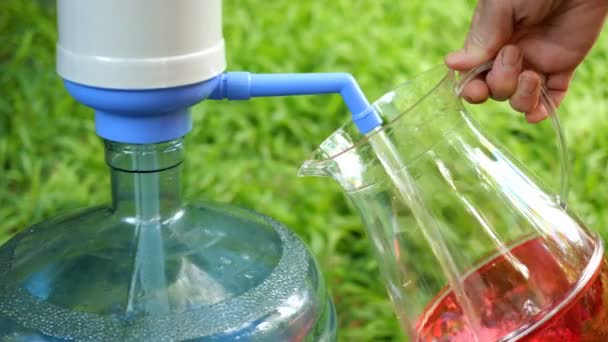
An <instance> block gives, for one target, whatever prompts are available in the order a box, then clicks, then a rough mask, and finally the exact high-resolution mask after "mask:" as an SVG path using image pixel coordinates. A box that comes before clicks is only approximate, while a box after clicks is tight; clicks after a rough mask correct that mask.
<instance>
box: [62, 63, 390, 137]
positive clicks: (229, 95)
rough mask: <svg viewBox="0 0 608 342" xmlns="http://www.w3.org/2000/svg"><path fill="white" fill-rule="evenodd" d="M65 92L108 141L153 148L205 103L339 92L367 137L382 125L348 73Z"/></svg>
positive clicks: (244, 76)
mask: <svg viewBox="0 0 608 342" xmlns="http://www.w3.org/2000/svg"><path fill="white" fill-rule="evenodd" d="M64 84H65V86H66V89H67V90H68V91H69V93H70V94H71V95H72V96H73V97H74V98H75V99H76V100H78V101H79V102H81V103H82V104H84V105H86V106H89V107H91V108H94V109H95V128H96V130H97V134H98V135H99V136H100V137H102V138H104V139H108V140H112V141H117V142H123V143H131V144H152V143H159V142H162V141H168V140H172V139H176V138H179V137H181V136H183V135H185V134H187V133H188V132H189V131H190V129H191V127H192V121H191V118H190V112H189V108H190V107H191V106H192V105H194V104H196V103H198V102H200V101H202V100H205V99H216V100H220V99H229V100H247V99H250V98H252V97H266V96H289V95H314V94H333V93H336V94H340V95H341V96H342V98H343V99H344V102H345V103H346V106H347V107H348V109H349V110H350V112H351V113H352V118H353V121H354V123H355V124H356V125H357V127H358V129H359V131H361V133H363V134H366V133H368V132H370V131H372V130H373V129H374V128H376V127H378V126H380V125H381V124H382V119H381V118H380V116H379V115H378V114H377V112H376V111H375V110H374V109H373V107H372V106H371V105H370V104H369V102H368V101H367V99H366V98H365V95H364V94H363V92H362V91H361V89H360V88H359V85H358V84H357V82H356V81H355V79H354V78H353V77H352V76H351V75H349V74H346V73H309V74H252V73H249V72H226V73H223V74H220V75H218V76H217V77H215V78H213V79H210V80H207V81H204V82H200V83H196V84H191V85H185V86H180V87H172V88H163V89H139V90H138V89H107V88H97V87H92V86H88V85H84V84H78V83H74V82H71V81H69V80H64Z"/></svg>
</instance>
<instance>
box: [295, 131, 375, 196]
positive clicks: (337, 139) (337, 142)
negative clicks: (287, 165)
mask: <svg viewBox="0 0 608 342" xmlns="http://www.w3.org/2000/svg"><path fill="white" fill-rule="evenodd" d="M353 126H354V125H352V124H350V125H346V126H344V127H342V128H340V129H338V130H336V131H335V132H334V133H332V134H331V135H330V136H329V137H328V138H327V139H325V141H323V143H321V145H319V147H318V148H317V149H316V150H315V151H314V153H313V155H312V157H311V158H310V159H309V160H306V161H305V162H304V163H303V164H302V166H301V167H300V170H299V171H298V175H299V176H317V177H319V176H324V177H331V178H332V179H334V180H335V181H337V182H338V183H339V184H340V185H341V186H342V188H343V189H344V190H345V191H353V190H356V189H358V188H360V187H362V186H364V185H365V184H369V182H370V181H371V180H370V171H373V170H375V167H374V166H373V165H375V164H377V163H375V161H374V157H373V153H372V151H370V150H369V147H368V146H367V144H361V140H362V138H363V137H364V136H363V135H362V134H361V133H360V132H359V131H358V130H357V129H356V127H353ZM360 144H361V146H360ZM359 147H361V148H359ZM377 171H378V170H377ZM376 174H377V175H379V174H380V173H379V172H376Z"/></svg>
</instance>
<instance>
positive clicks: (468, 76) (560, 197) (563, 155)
mask: <svg viewBox="0 0 608 342" xmlns="http://www.w3.org/2000/svg"><path fill="white" fill-rule="evenodd" d="M493 64H494V62H493V61H490V62H487V63H485V64H482V65H480V66H478V67H476V68H473V69H471V70H469V71H468V72H467V73H465V74H463V75H462V76H461V77H460V79H459V80H458V82H457V83H456V87H455V89H454V91H455V93H456V95H457V96H459V95H460V93H461V92H462V90H463V89H464V87H465V85H466V84H467V83H468V82H470V81H471V80H473V79H474V78H475V77H477V76H479V75H480V74H482V73H483V72H486V71H488V70H490V69H491V68H492V65H493ZM540 101H541V103H540V104H542V105H543V107H544V108H545V110H546V111H547V114H548V115H549V118H550V119H551V123H552V125H553V129H554V130H555V134H556V141H557V151H558V155H559V159H560V162H561V163H560V165H561V166H560V187H559V192H558V194H557V203H558V204H559V206H560V207H562V208H564V209H565V208H566V205H567V199H568V190H569V182H568V176H569V166H570V165H569V161H568V149H567V145H566V137H565V135H564V131H563V129H562V126H561V124H560V122H559V119H558V117H557V114H556V107H555V104H554V103H553V100H551V97H550V96H549V91H548V90H547V87H546V86H545V85H544V84H543V85H542V86H541V94H540Z"/></svg>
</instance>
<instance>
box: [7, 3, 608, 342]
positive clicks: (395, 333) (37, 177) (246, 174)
mask: <svg viewBox="0 0 608 342" xmlns="http://www.w3.org/2000/svg"><path fill="white" fill-rule="evenodd" d="M473 8H474V2H473V1H471V0H468V1H460V2H458V1H452V2H449V3H446V2H442V1H423V0H407V1H385V0H382V1H351V0H335V1H299V2H298V1H288V0H275V1H259V0H241V1H225V3H224V36H225V39H226V48H227V55H228V65H229V69H231V70H249V71H253V72H296V71H297V72H322V71H345V72H349V73H352V74H353V75H355V77H356V78H357V80H358V81H359V83H360V85H361V88H362V89H363V90H364V91H365V92H366V94H367V96H368V97H369V98H370V99H375V98H377V97H379V96H380V95H381V94H383V93H384V92H386V91H387V90H388V89H390V88H391V87H393V86H394V85H396V84H398V83H401V82H403V81H404V80H406V79H408V78H409V77H411V76H412V75H415V74H417V73H419V72H422V71H423V70H425V69H428V68H430V67H431V66H433V65H436V64H440V63H442V59H443V56H444V55H445V54H446V53H447V52H448V51H450V50H454V49H457V48H459V47H460V45H461V44H462V41H463V39H464V36H465V33H466V29H467V27H468V24H469V20H470V16H471V14H472V10H473ZM56 38H57V33H56V27H55V8H54V2H52V1H22V0H2V1H0V243H1V242H2V241H5V240H6V239H8V238H9V237H10V236H12V235H13V234H15V233H17V232H19V231H20V230H22V229H24V228H25V227H27V226H28V225H30V224H32V223H35V222H38V221H40V220H44V219H47V218H49V217H51V216H54V215H55V214H57V213H59V212H63V211H69V210H73V209H75V208H78V207H83V206H89V205H93V204H98V203H102V202H107V201H108V200H109V189H110V186H109V179H108V177H107V170H106V167H105V164H104V161H103V148H102V144H101V143H100V141H99V138H98V137H96V135H95V133H94V124H93V120H92V111H91V110H90V109H88V108H85V107H83V106H81V105H78V104H77V103H75V101H73V100H72V99H71V98H70V97H69V96H68V94H67V92H66V91H65V90H64V88H63V86H62V84H61V80H60V79H59V77H58V76H57V75H56V74H55V70H54V68H55V64H54V62H55V61H54V58H55V55H54V48H55V41H56ZM606 61H608V41H607V40H606V32H604V33H603V35H602V37H601V38H600V41H599V43H598V44H597V45H596V46H595V48H594V49H593V51H592V53H591V54H590V56H589V58H588V59H587V61H586V62H585V63H584V64H583V65H582V66H581V67H580V69H579V72H578V73H577V75H576V78H575V80H574V82H573V85H572V90H571V91H570V93H569V95H568V97H567V99H566V100H565V102H564V104H563V105H562V108H561V109H560V117H561V118H562V123H563V125H564V127H565V130H566V133H567V137H568V140H569V143H570V157H571V162H572V169H571V177H570V179H571V194H570V200H571V208H572V209H573V210H574V211H575V212H577V213H578V214H579V215H580V216H581V217H582V219H583V221H584V222H586V223H587V224H588V225H589V226H590V227H591V228H592V229H595V230H597V231H599V232H600V233H601V234H602V235H603V236H604V237H608V230H607V229H606V228H605V227H606V226H607V225H606V223H607V222H608V208H606V206H605V205H604V203H605V201H606V199H607V198H608V191H606V190H608V185H607V184H608V182H606V180H607V179H606V178H607V177H608V172H606V171H607V170H606V169H607V168H608V112H607V109H608V88H606V87H604V86H603V84H604V83H605V81H606V79H608V63H606ZM471 109H472V111H473V112H474V115H475V116H476V117H477V118H478V119H479V120H480V121H481V122H482V124H483V125H484V126H486V127H487V129H488V131H489V132H491V133H492V134H493V135H494V136H495V137H496V139H497V140H498V141H500V142H502V143H503V144H505V145H506V146H507V147H508V148H509V149H511V151H513V154H514V155H516V156H517V157H518V158H519V159H520V160H521V161H522V162H523V163H525V164H526V165H528V166H529V167H530V168H531V169H532V170H534V171H535V172H536V173H538V174H539V175H540V177H541V178H543V179H547V181H548V183H550V184H554V183H556V178H557V177H556V171H555V170H557V168H556V167H557V161H556V156H555V151H554V143H553V141H554V136H553V132H552V131H551V129H550V126H548V125H544V126H542V127H539V128H533V127H530V126H529V125H527V124H525V121H524V120H523V118H521V117H514V115H512V114H509V113H510V111H509V110H508V109H507V108H506V107H505V106H504V105H503V104H496V103H489V104H487V105H482V106H476V107H474V108H471ZM193 116H194V122H195V123H194V129H193V131H192V133H191V134H189V135H188V137H187V139H186V144H187V162H186V166H185V169H186V170H185V192H186V195H187V196H188V197H189V198H191V199H193V200H195V199H199V198H207V199H214V200H216V201H220V202H232V203H236V204H239V205H243V206H248V207H251V208H254V209H255V210H257V211H259V212H262V213H265V214H267V215H270V216H272V217H274V218H276V219H278V220H280V221H282V222H284V223H285V224H287V225H288V226H290V227H291V228H292V229H293V230H294V231H295V232H296V233H297V234H298V235H299V236H300V237H301V238H302V239H303V240H304V241H305V242H306V243H307V245H308V246H309V247H310V248H311V250H312V251H313V253H314V254H315V255H316V257H317V259H318V260H319V264H320V266H321V268H322V271H323V272H324V275H325V278H326V280H327V282H328V285H329V287H330V289H331V291H332V295H333V297H334V299H335V302H336V306H337V310H338V315H339V324H340V329H341V330H340V336H341V340H345V341H346V340H356V341H380V340H396V339H400V338H402V337H401V336H402V334H401V332H400V329H399V326H398V323H397V320H396V319H395V317H394V313H393V310H392V308H391V305H390V303H389V300H388V298H387V295H386V293H385V291H384V288H383V285H382V282H381V280H380V277H379V275H378V271H377V262H376V260H374V258H373V256H372V254H371V251H370V244H369V242H368V240H367V239H366V236H365V232H364V227H363V226H362V224H361V221H360V219H359V217H358V215H357V213H356V212H355V210H354V209H353V208H352V205H351V204H350V203H349V202H348V201H347V200H346V199H345V197H344V195H343V194H342V193H341V191H340V189H339V187H338V185H337V184H334V183H333V182H332V181H330V180H326V179H316V178H312V179H307V178H298V177H296V171H297V168H298V166H299V164H300V163H301V161H303V160H304V159H305V158H306V157H307V155H308V154H309V153H310V151H311V150H312V149H313V148H314V146H315V144H317V143H320V142H321V141H322V140H323V139H324V138H325V137H326V136H328V135H329V134H330V133H331V132H332V131H333V130H334V129H336V128H337V127H338V126H339V125H341V124H342V123H343V122H344V121H345V120H346V119H347V118H348V114H347V112H346V109H345V108H344V105H343V104H342V102H341V100H340V98H339V97H338V96H329V95H328V96H317V97H297V98H295V97H292V98H276V99H255V100H252V101H248V102H232V103H231V102H226V101H223V102H203V103H201V104H199V105H197V106H196V107H195V108H194V115H193ZM604 193H606V194H607V195H604Z"/></svg>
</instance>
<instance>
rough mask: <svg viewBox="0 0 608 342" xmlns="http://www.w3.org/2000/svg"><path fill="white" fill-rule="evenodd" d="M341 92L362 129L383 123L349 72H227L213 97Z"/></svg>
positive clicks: (366, 131)
mask: <svg viewBox="0 0 608 342" xmlns="http://www.w3.org/2000/svg"><path fill="white" fill-rule="evenodd" d="M334 93H335V94H340V95H341V96H342V99H344V103H345V104H346V107H348V109H349V111H350V112H351V113H352V118H353V121H354V122H355V124H356V125H357V127H358V129H359V130H360V131H361V133H363V134H365V133H368V132H370V131H371V130H373V129H374V128H376V127H378V126H380V125H381V124H382V119H381V118H380V116H379V115H378V113H376V111H375V110H374V109H373V107H372V106H371V105H370V104H369V102H368V101H367V98H366V97H365V95H364V94H363V92H362V91H361V88H359V85H358V84H357V81H355V79H354V78H353V76H352V75H350V74H347V73H302V74H253V73H249V72H226V73H224V74H222V75H220V76H219V83H218V86H217V87H216V88H215V90H214V91H213V93H212V94H211V95H210V97H209V98H210V99H216V100H220V99H229V100H248V99H250V98H252V97H267V96H289V95H313V94H334Z"/></svg>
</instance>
